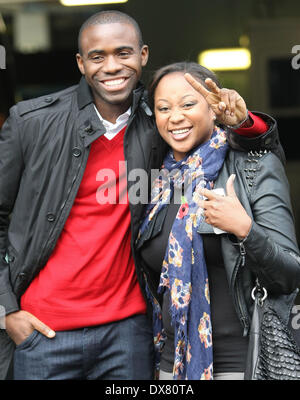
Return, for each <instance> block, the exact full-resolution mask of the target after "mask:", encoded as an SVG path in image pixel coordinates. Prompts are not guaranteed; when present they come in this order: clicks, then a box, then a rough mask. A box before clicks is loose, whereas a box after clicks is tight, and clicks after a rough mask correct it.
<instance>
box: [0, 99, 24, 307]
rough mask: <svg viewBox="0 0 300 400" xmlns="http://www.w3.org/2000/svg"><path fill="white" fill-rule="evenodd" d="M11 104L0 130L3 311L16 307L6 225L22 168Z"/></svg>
mask: <svg viewBox="0 0 300 400" xmlns="http://www.w3.org/2000/svg"><path fill="white" fill-rule="evenodd" d="M14 112H15V107H13V108H12V109H11V113H10V116H9V118H8V119H7V120H6V122H5V123H4V125H3V127H2V129H1V131H0V305H2V306H3V307H5V312H6V314H8V313H10V312H13V311H17V310H18V308H19V307H18V302H17V299H16V297H15V295H14V293H13V290H12V286H11V282H10V273H9V262H10V260H9V256H8V254H7V249H8V246H9V240H8V235H7V232H8V226H9V215H10V213H11V212H12V210H13V207H14V203H15V199H16V197H17V195H18V188H19V182H20V177H21V175H22V171H23V168H24V166H23V156H22V149H21V143H20V137H19V131H18V125H17V119H16V117H15V116H14Z"/></svg>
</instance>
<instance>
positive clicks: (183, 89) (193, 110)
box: [137, 63, 300, 379]
mask: <svg viewBox="0 0 300 400" xmlns="http://www.w3.org/2000/svg"><path fill="white" fill-rule="evenodd" d="M186 73H187V75H186ZM207 78H208V79H207ZM208 89H209V90H208ZM219 93H220V89H219V83H218V80H217V78H216V76H215V75H214V74H213V73H212V72H211V71H209V70H207V69H206V68H204V67H202V66H200V65H198V64H195V63H176V64H171V65H169V66H166V67H164V68H161V69H160V70H158V71H157V73H156V74H155V76H154V79H153V81H152V84H151V86H150V95H152V99H153V102H154V111H155V118H156V124H157V128H158V131H159V133H160V135H161V137H162V138H163V139H164V141H165V142H166V143H167V145H168V146H169V147H170V150H169V152H168V154H167V156H166V157H165V159H164V163H163V166H162V169H161V171H160V174H159V176H158V178H157V179H156V180H155V182H154V185H153V188H152V193H151V202H150V204H149V206H148V208H147V212H146V216H145V218H144V220H143V223H142V225H141V229H140V234H139V240H138V242H137V247H138V249H139V256H140V262H141V264H142V266H143V270H144V275H145V280H146V288H147V293H148V296H149V299H150V301H151V303H152V305H153V326H154V336H155V343H156V347H157V349H158V350H159V351H161V360H160V379H172V377H173V378H174V379H244V372H245V363H246V355H247V349H248V333H249V327H250V322H251V314H252V310H253V300H252V299H251V291H252V288H253V287H254V286H255V282H256V279H258V281H259V283H260V285H262V286H263V287H265V289H266V290H267V291H268V293H270V294H271V295H288V294H290V293H292V292H293V291H295V290H296V289H297V287H298V285H299V283H300V262H299V260H300V259H299V249H298V247H297V241H296V237H295V231H294V224H293V216H292V211H291V205H290V199H289V187H288V182H287V179H286V176H285V172H284V167H283V165H282V163H281V162H280V160H279V158H278V157H277V156H276V155H274V154H273V153H271V152H267V151H265V152H262V151H253V152H249V153H248V154H247V153H241V152H238V151H235V150H232V149H229V147H228V145H227V141H226V135H227V133H228V132H227V128H226V127H224V126H217V125H216V124H215V122H216V118H217V117H218V115H219V113H220V112H225V113H226V115H227V120H226V122H225V123H226V124H227V125H231V126H232V125H234V115H235V113H236V112H237V111H238V112H241V113H245V114H246V112H247V110H246V105H245V103H244V101H243V99H242V98H241V99H240V101H239V110H232V109H231V106H230V101H229V102H228V105H227V108H226V111H225V110H224V109H223V110H221V111H220V108H219V107H218V101H217V99H218V95H219ZM208 96H209V97H211V96H215V98H216V106H214V107H212V106H210V105H209V104H210V102H208V101H206V99H208ZM233 111H235V112H233ZM225 188H226V195H224V194H225V192H224V189H225ZM222 191H223V192H224V193H222Z"/></svg>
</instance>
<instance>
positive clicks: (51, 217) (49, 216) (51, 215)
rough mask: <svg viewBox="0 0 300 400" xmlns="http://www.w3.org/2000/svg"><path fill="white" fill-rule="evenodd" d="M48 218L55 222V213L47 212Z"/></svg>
mask: <svg viewBox="0 0 300 400" xmlns="http://www.w3.org/2000/svg"><path fill="white" fill-rule="evenodd" d="M47 220H48V221H49V222H53V221H54V220H55V215H54V214H51V213H49V214H47Z"/></svg>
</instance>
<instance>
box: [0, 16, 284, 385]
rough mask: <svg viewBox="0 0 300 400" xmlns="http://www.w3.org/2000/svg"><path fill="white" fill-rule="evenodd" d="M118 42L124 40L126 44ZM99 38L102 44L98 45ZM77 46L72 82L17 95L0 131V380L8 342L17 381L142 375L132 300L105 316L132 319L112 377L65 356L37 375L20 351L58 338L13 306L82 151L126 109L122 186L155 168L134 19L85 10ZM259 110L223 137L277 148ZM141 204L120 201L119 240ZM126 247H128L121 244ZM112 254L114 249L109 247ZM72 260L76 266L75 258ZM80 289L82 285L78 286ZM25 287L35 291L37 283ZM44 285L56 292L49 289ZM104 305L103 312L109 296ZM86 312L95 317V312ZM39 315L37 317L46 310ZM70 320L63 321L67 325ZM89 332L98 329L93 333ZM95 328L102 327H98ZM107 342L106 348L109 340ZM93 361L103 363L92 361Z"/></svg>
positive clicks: (47, 252)
mask: <svg viewBox="0 0 300 400" xmlns="http://www.w3.org/2000/svg"><path fill="white" fill-rule="evenodd" d="M124 41H125V42H126V41H127V42H128V43H127V42H126V46H124ZM99 43H100V44H101V45H102V46H103V47H102V48H100V47H99ZM80 46H81V49H80V53H79V54H78V55H77V61H78V66H79V68H80V70H81V72H82V74H83V75H84V76H83V78H82V79H81V81H80V83H79V85H78V86H73V87H70V88H68V89H66V90H63V91H61V92H58V93H54V94H52V95H48V96H42V97H39V98H36V99H33V100H29V101H24V102H20V103H18V104H17V105H16V106H14V107H13V108H12V109H11V110H10V116H9V118H8V120H7V121H6V123H5V125H4V126H3V129H2V131H1V134H0V253H1V259H0V305H1V306H2V310H3V309H4V310H5V313H6V318H5V322H6V331H5V330H3V329H2V330H0V366H1V367H0V368H1V370H0V378H1V379H4V378H5V377H6V376H7V373H8V369H9V366H10V365H11V360H12V356H13V353H14V349H15V346H16V345H17V352H16V353H18V360H17V361H18V363H17V364H18V365H19V372H18V377H19V378H21V379H51V378H54V379H67V378H70V377H71V379H72V378H73V379H74V378H75V379H76V378H81V379H88V378H90V379H93V378H94V377H97V378H100V379H112V378H116V377H117V378H119V379H151V378H152V363H153V360H152V337H151V328H150V324H149V325H147V324H148V323H147V321H146V320H145V319H143V318H142V319H141V318H136V317H137V316H138V317H140V316H142V317H143V316H144V315H145V310H144V309H142V308H141V310H140V311H136V310H134V311H132V309H131V308H130V307H129V308H128V311H127V314H126V315H125V316H121V313H120V312H119V311H120V310H119V311H117V312H116V315H115V316H112V322H111V323H110V324H108V325H112V324H113V325H114V324H116V323H117V324H125V323H126V324H127V323H134V325H133V326H132V327H131V330H130V331H129V332H131V333H132V343H130V345H128V346H129V347H128V348H129V350H127V351H128V352H129V353H130V354H132V353H134V355H135V356H136V358H133V360H134V361H133V365H131V366H129V364H128V359H129V354H126V350H124V352H125V353H124V354H123V361H122V362H121V361H120V360H117V361H116V362H117V363H118V364H121V365H118V366H117V367H116V368H117V369H118V372H117V373H116V375H114V374H111V375H110V371H105V372H101V373H100V372H99V365H98V364H99V363H98V364H97V360H95V361H94V363H95V366H94V367H93V373H94V374H92V375H89V374H88V372H87V371H84V372H80V375H79V372H78V371H76V373H75V374H74V375H66V373H67V372H68V371H67V370H68V364H67V362H66V364H65V365H64V362H63V361H61V362H60V363H62V365H63V368H62V371H61V374H59V373H58V371H57V370H53V369H51V366H49V370H47V371H46V372H45V373H44V375H38V373H39V372H40V371H42V370H43V368H38V365H37V364H36V363H35V364H34V365H35V367H36V368H35V372H32V371H33V369H32V368H31V365H30V360H29V358H30V356H31V355H34V351H35V349H36V348H37V347H39V351H42V350H43V348H44V347H45V343H47V345H48V343H50V342H51V343H53V345H54V344H55V343H56V342H57V343H58V347H59V348H61V344H60V342H59V340H60V337H63V335H64V332H60V329H55V330H56V334H55V332H53V327H52V326H48V325H49V324H46V323H44V322H45V321H43V318H37V316H36V315H33V314H32V313H30V312H28V311H26V310H24V309H22V307H21V306H20V300H21V298H22V296H23V295H24V294H25V293H26V292H27V293H28V289H29V288H31V290H33V289H32V283H33V282H35V283H36V284H37V285H38V279H39V278H41V276H40V274H39V273H40V271H43V272H45V271H46V272H47V271H48V270H49V268H47V266H49V264H48V263H49V260H52V259H53V258H52V257H54V254H55V252H54V250H56V251H57V244H58V241H59V240H60V241H62V240H64V239H65V237H64V230H65V228H66V224H67V223H68V222H69V221H70V218H69V216H70V215H71V216H72V218H73V215H72V211H73V210H74V204H75V203H76V200H77V197H76V196H77V194H78V192H79V191H80V189H82V182H83V181H84V179H85V172H86V170H87V166H88V165H89V163H88V161H90V158H91V149H92V148H93V144H94V143H96V142H97V140H98V139H100V138H101V137H102V136H103V135H105V134H106V133H107V131H108V130H109V128H107V126H109V124H107V121H108V122H110V123H112V124H113V125H114V124H115V123H117V122H118V121H117V119H118V117H119V116H120V115H125V114H126V112H127V111H128V109H130V111H129V112H128V113H127V116H128V115H129V114H130V116H129V118H127V121H126V124H125V126H127V128H126V132H125V136H124V144H123V146H124V160H125V161H126V162H127V185H128V187H127V188H128V191H129V190H130V188H131V187H132V186H133V185H134V182H133V181H132V180H130V179H128V175H129V174H130V172H131V171H133V170H134V169H143V170H145V171H147V172H148V174H149V173H150V170H151V168H159V167H160V165H161V160H162V154H160V153H161V151H160V150H161V149H160V147H159V146H160V144H159V141H158V138H157V136H156V135H154V130H155V128H154V121H153V118H152V113H151V111H150V108H149V106H148V104H147V101H146V93H145V91H144V88H143V86H142V85H141V84H140V83H139V79H140V76H141V70H142V67H143V66H145V65H146V63H147V59H148V47H147V46H145V45H143V44H142V39H141V36H140V32H139V29H138V27H137V26H136V23H135V21H133V20H131V19H130V18H129V17H128V16H126V15H124V14H122V13H117V12H107V13H100V17H99V16H97V18H96V17H92V19H90V20H89V23H86V24H85V25H84V26H83V29H82V30H81V32H80ZM98 113H100V118H99V115H98ZM262 118H263V119H265V121H266V122H267V124H268V126H269V130H268V131H267V132H266V133H265V134H263V135H261V136H259V137H256V138H252V139H245V138H242V137H239V136H238V135H237V134H235V133H234V132H231V133H230V135H231V136H230V143H231V144H232V145H233V146H234V147H236V148H242V149H244V150H250V149H254V150H255V149H261V148H267V149H277V150H278V148H279V147H278V145H279V141H278V133H277V127H276V123H275V122H274V120H272V119H271V118H269V117H268V116H262ZM125 126H123V129H124V128H125ZM120 132H121V129H120ZM100 157H101V156H100ZM115 208H116V209H117V208H118V207H115ZM142 212H143V204H140V203H139V204H133V203H131V202H129V204H128V215H130V222H129V225H128V227H127V232H129V235H130V237H131V239H130V241H129V242H128V243H129V247H130V246H131V249H133V243H134V240H135V238H136V235H137V230H138V227H139V222H140V219H141V215H142ZM99 218H100V217H99ZM104 226H105V225H104V224H103V225H102V229H103V231H104V232H105V229H107V228H106V226H105V229H104ZM77 233H78V232H77ZM113 239H114V238H113ZM78 240H80V239H78ZM107 240H109V238H108V239H107ZM103 244H104V243H103ZM121 244H122V243H121ZM98 246H99V249H100V248H101V246H102V244H101V243H99V244H98ZM67 250H69V249H67ZM67 250H66V252H67ZM87 250H88V249H86V251H87ZM128 250H129V252H130V249H129V248H128ZM119 252H120V250H119V249H118V252H117V253H119ZM132 253H133V254H131V255H130V260H134V258H135V254H134V252H132ZM117 255H118V254H115V256H117ZM130 262H131V261H130ZM78 263H79V265H80V260H78ZM131 265H133V263H132V264H131ZM107 268H108V269H110V268H112V265H108V266H107ZM60 270H62V271H63V273H66V272H65V269H64V268H62V267H61V268H60ZM133 272H134V270H133ZM135 272H136V275H135ZM135 272H134V274H133V275H131V279H132V281H131V283H130V284H131V285H133V286H134V288H135V290H138V289H137V286H138V285H137V281H138V282H139V283H140V287H141V289H142V292H143V289H144V288H143V278H142V271H141V269H140V268H139V265H138V263H135ZM55 275H57V274H56V273H55ZM136 277H137V281H136ZM53 279H54V283H55V282H56V280H55V279H59V278H58V277H56V276H54V278H53ZM49 284H50V285H51V284H52V283H51V282H50V283H49ZM102 285H103V283H102ZM66 286H67V285H66ZM70 286H72V285H71V283H70ZM104 288H105V285H104ZM89 289H90V288H89V287H87V289H86V290H87V292H88V291H89ZM131 290H132V287H130V290H128V296H129V295H130V292H131ZM35 293H40V292H39V291H38V289H37V291H36V292H35ZM53 293H55V294H57V292H55V291H54V292H53ZM31 295H32V292H31ZM118 296H119V292H117V291H116V292H115V297H118ZM54 297H55V298H56V296H54ZM100 297H101V296H100ZM54 300H55V299H54ZM80 301H82V302H84V301H85V299H84V298H83V299H79V302H80ZM37 303H40V302H39V301H37V302H35V306H38V305H39V304H37ZM78 304H79V303H78ZM56 305H57V304H56ZM105 309H108V310H109V303H107V307H105ZM131 313H133V314H131ZM96 314H97V315H100V314H101V312H99V314H98V313H96ZM70 318H71V315H70ZM99 318H100V317H99ZM45 319H46V320H47V318H46V316H45ZM65 319H66V321H67V320H68V318H65ZM83 319H84V316H81V320H80V323H79V325H75V328H76V329H81V330H82V331H84V329H86V331H87V330H89V332H90V333H91V332H92V331H93V329H99V332H100V331H101V329H104V328H105V327H106V326H107V324H105V323H103V325H102V323H101V318H100V320H99V321H100V322H99V324H98V325H95V324H94V323H93V324H91V323H87V324H84V322H82V320H83ZM91 325H93V326H92V327H91ZM117 326H118V327H119V325H117ZM75 328H74V327H73V328H70V332H71V331H72V329H75ZM117 329H119V328H117ZM86 331H84V332H86ZM67 332H68V330H67ZM93 332H94V331H93ZM95 332H96V333H97V334H99V332H98V331H95ZM7 333H8V334H7ZM102 333H103V334H106V333H105V332H104V331H103V332H102ZM129 336H130V335H129ZM43 340H44V342H43ZM45 340H46V341H48V342H45ZM74 340H75V339H74ZM113 340H114V344H116V343H119V342H121V343H122V342H123V341H125V339H124V338H121V339H120V338H119V339H118V340H116V339H115V338H114V339H113ZM128 340H130V338H129V339H128ZM118 341H119V342H118ZM41 343H44V344H41ZM50 345H51V344H50ZM80 345H81V348H82V343H81V344H78V346H79V347H80ZM126 345H127V344H126ZM111 347H112V350H113V346H111ZM133 349H134V351H133ZM102 350H103V349H100V350H99V352H100V353H101V351H102ZM77 351H78V349H77ZM26 352H27V353H26ZM71 352H72V354H75V352H76V349H75V348H74V349H72V350H71ZM96 352H97V350H96V349H94V351H93V348H92V350H91V354H94V353H96ZM25 353H26V354H25ZM21 357H22V360H21ZM24 357H25V358H24ZM26 357H27V358H26ZM39 357H40V360H41V362H42V363H43V367H45V364H47V366H48V364H51V360H50V358H49V357H48V356H47V361H46V362H45V357H46V356H45V354H42V353H39ZM109 357H112V355H110V356H109ZM124 359H125V361H124ZM15 360H16V358H15ZM89 361H90V360H89ZM69 362H71V361H70V360H69ZM102 364H108V363H107V362H103V361H102ZM53 368H54V367H53ZM108 368H109V366H107V369H108ZM37 369H38V370H39V371H37ZM20 371H21V372H20ZM22 374H23V375H22Z"/></svg>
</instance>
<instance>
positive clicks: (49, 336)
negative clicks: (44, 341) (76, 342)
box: [47, 331, 55, 338]
mask: <svg viewBox="0 0 300 400" xmlns="http://www.w3.org/2000/svg"><path fill="white" fill-rule="evenodd" d="M47 336H48V338H53V337H54V336H55V332H54V331H49V332H48V335H47Z"/></svg>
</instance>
